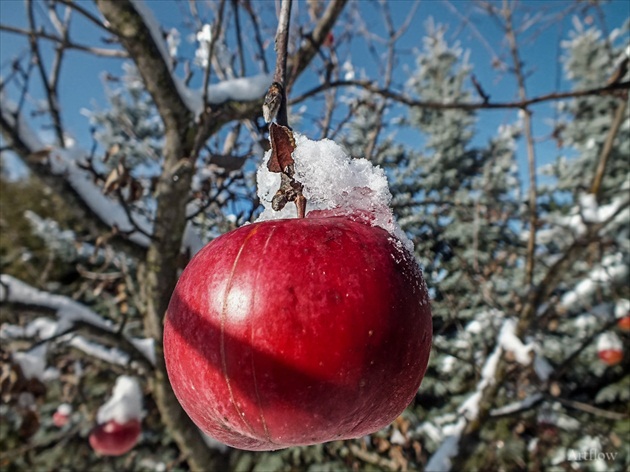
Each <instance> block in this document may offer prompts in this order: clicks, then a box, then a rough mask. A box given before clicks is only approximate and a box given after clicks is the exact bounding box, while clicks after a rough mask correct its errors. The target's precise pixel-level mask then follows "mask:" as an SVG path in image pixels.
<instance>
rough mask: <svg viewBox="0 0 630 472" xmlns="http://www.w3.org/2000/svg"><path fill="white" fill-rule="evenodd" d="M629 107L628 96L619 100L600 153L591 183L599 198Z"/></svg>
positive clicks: (594, 193) (592, 189)
mask: <svg viewBox="0 0 630 472" xmlns="http://www.w3.org/2000/svg"><path fill="white" fill-rule="evenodd" d="M627 107H628V98H627V97H625V98H623V99H622V100H621V101H620V102H619V105H617V109H616V110H615V116H614V117H613V121H612V125H611V126H610V130H608V135H607V136H606V141H605V142H604V146H602V150H601V152H600V154H599V160H598V161H597V169H596V170H595V177H594V178H593V184H592V185H591V193H592V194H593V195H595V197H596V198H597V199H598V200H599V196H600V193H601V187H602V181H603V180H604V174H605V173H606V164H608V158H609V157H610V152H611V151H612V148H613V143H614V142H615V138H616V137H617V133H618V132H619V129H620V128H621V124H622V123H623V119H624V118H625V117H626V109H627Z"/></svg>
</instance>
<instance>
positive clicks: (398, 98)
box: [289, 80, 630, 110]
mask: <svg viewBox="0 0 630 472" xmlns="http://www.w3.org/2000/svg"><path fill="white" fill-rule="evenodd" d="M333 87H360V88H362V89H364V90H367V91H368V92H372V93H374V94H376V95H381V96H383V97H386V98H391V99H392V100H394V101H395V102H398V103H401V104H403V105H407V106H409V107H411V108H429V109H435V110H482V109H489V110H497V109H499V110H500V109H522V108H527V107H530V106H531V105H537V104H539V103H543V102H550V101H559V100H568V99H571V98H578V97H586V96H591V95H605V94H610V93H613V92H615V91H619V90H628V89H630V81H626V82H618V83H614V84H611V85H606V86H603V87H595V88H590V89H584V90H573V91H569V92H552V93H548V94H544V95H539V96H538V97H534V98H528V99H526V100H515V101H511V102H491V101H488V102H483V101H481V102H452V103H446V102H435V101H428V100H416V99H414V98H412V97H409V96H407V95H405V94H403V93H399V92H396V91H393V90H388V89H384V88H380V87H378V86H376V85H374V84H373V83H372V82H370V81H367V80H340V81H337V82H330V83H324V84H321V85H318V86H317V87H313V88H312V89H311V90H308V91H306V92H304V93H303V94H302V95H300V96H298V97H295V98H293V99H292V100H290V101H289V105H295V104H297V103H301V102H303V101H304V100H306V99H308V98H310V97H312V96H313V95H317V94H318V93H320V92H322V91H323V90H327V89H329V88H333Z"/></svg>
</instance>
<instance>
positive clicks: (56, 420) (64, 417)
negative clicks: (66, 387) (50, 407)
mask: <svg viewBox="0 0 630 472" xmlns="http://www.w3.org/2000/svg"><path fill="white" fill-rule="evenodd" d="M71 413H72V407H71V406H70V405H68V404H67V403H62V404H61V405H59V406H58V407H57V410H55V412H54V413H53V416H52V419H53V424H54V425H55V426H57V427H58V428H61V427H63V426H65V425H66V424H67V423H68V421H70V414H71Z"/></svg>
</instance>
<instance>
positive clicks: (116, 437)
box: [89, 419, 141, 456]
mask: <svg viewBox="0 0 630 472" xmlns="http://www.w3.org/2000/svg"><path fill="white" fill-rule="evenodd" d="M140 431H141V426H140V421H139V420H136V419H134V420H130V421H127V422H126V423H123V424H121V423H118V422H117V421H114V420H110V421H108V422H106V423H102V424H99V425H97V426H96V427H95V428H94V429H93V430H92V431H91V432H90V437H89V440H90V446H92V449H94V450H95V451H96V452H98V453H99V454H102V455H104V456H121V455H123V454H126V453H127V452H129V451H131V450H132V449H133V447H134V446H135V445H136V443H137V442H138V438H139V437H140Z"/></svg>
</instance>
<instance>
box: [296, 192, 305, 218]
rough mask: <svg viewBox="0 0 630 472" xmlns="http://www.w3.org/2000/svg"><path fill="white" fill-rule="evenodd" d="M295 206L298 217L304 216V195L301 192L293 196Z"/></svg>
mask: <svg viewBox="0 0 630 472" xmlns="http://www.w3.org/2000/svg"><path fill="white" fill-rule="evenodd" d="M295 206H296V207H297V214H298V218H304V217H305V216H306V197H304V195H302V194H301V193H300V194H299V195H298V196H297V197H295Z"/></svg>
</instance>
